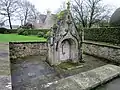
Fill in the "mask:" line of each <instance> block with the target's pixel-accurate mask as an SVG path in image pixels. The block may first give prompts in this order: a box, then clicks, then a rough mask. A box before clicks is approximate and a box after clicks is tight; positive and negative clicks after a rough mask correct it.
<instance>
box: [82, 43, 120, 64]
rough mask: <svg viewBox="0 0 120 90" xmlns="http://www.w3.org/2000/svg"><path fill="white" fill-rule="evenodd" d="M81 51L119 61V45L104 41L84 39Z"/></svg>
mask: <svg viewBox="0 0 120 90" xmlns="http://www.w3.org/2000/svg"><path fill="white" fill-rule="evenodd" d="M83 51H84V53H86V54H89V55H93V56H97V57H100V58H105V59H108V60H110V61H112V62H117V63H120V47H119V46H114V45H110V44H106V43H96V42H91V41H85V42H84V43H83Z"/></svg>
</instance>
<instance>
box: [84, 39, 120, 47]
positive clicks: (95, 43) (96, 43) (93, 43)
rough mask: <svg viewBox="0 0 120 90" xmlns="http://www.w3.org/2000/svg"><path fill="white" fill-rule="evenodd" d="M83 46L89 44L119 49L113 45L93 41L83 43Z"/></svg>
mask: <svg viewBox="0 0 120 90" xmlns="http://www.w3.org/2000/svg"><path fill="white" fill-rule="evenodd" d="M83 43H84V44H91V45H97V46H102V47H109V48H114V49H120V46H116V45H113V44H109V43H105V42H95V41H88V40H87V41H86V40H85V41H84V42H83Z"/></svg>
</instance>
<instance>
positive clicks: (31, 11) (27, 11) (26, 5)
mask: <svg viewBox="0 0 120 90" xmlns="http://www.w3.org/2000/svg"><path fill="white" fill-rule="evenodd" d="M18 5H19V7H20V9H19V12H18V15H17V17H18V18H19V20H20V21H21V24H23V25H25V24H26V23H27V22H34V21H35V20H36V19H37V16H38V14H39V12H38V11H37V10H36V8H35V6H34V5H33V4H32V3H30V2H29V1H27V0H21V1H19V3H18Z"/></svg>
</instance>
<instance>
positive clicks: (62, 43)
mask: <svg viewBox="0 0 120 90" xmlns="http://www.w3.org/2000/svg"><path fill="white" fill-rule="evenodd" d="M80 42H81V41H80V37H79V35H78V32H77V30H76V28H75V26H74V23H73V21H72V16H71V13H70V3H68V7H67V15H66V19H64V20H61V21H59V22H57V24H54V26H53V28H52V31H51V37H50V39H49V44H48V47H49V52H48V54H49V55H48V61H49V63H50V64H51V65H58V64H60V63H61V62H66V61H71V62H74V63H77V62H79V61H81V57H82V54H81V50H80Z"/></svg>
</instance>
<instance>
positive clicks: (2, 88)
mask: <svg viewBox="0 0 120 90" xmlns="http://www.w3.org/2000/svg"><path fill="white" fill-rule="evenodd" d="M8 55H9V44H8V43H0V90H12V87H11V73H10V61H9V56H8Z"/></svg>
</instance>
